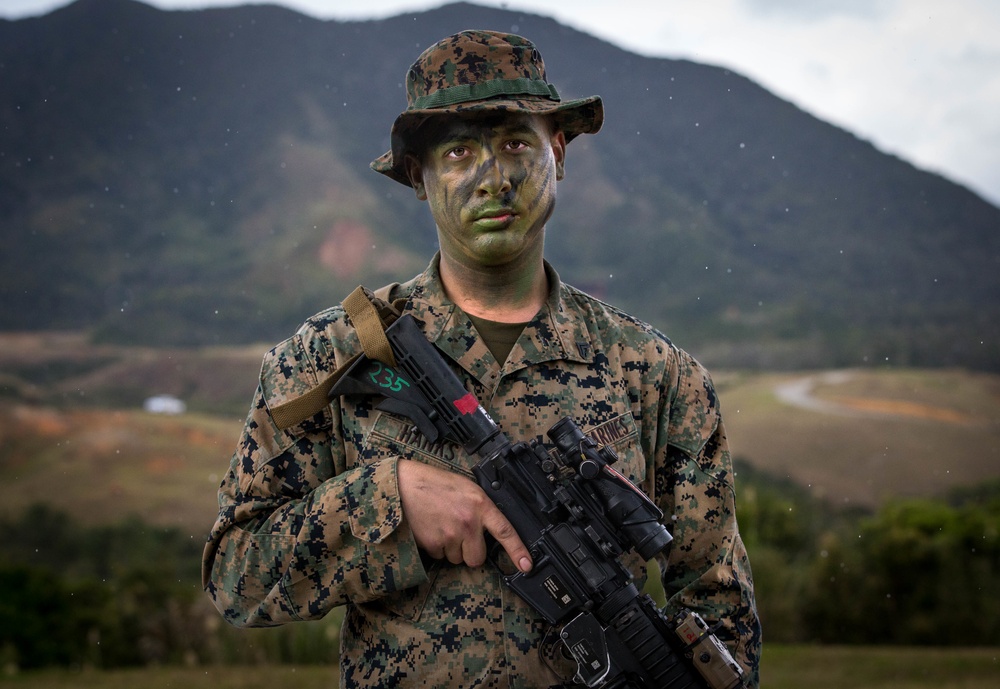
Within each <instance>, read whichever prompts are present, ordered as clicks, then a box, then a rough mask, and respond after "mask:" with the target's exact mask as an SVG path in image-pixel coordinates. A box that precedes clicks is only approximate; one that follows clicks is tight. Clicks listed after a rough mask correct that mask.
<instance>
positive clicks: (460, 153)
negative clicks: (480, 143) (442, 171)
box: [445, 146, 469, 160]
mask: <svg viewBox="0 0 1000 689" xmlns="http://www.w3.org/2000/svg"><path fill="white" fill-rule="evenodd" d="M468 152H469V149H467V148H466V147H465V146H456V147H455V148H452V149H449V150H448V152H447V153H445V157H446V158H451V159H453V160H457V159H458V158H464V157H465V154H466V153H468Z"/></svg>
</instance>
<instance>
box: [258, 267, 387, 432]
mask: <svg viewBox="0 0 1000 689" xmlns="http://www.w3.org/2000/svg"><path fill="white" fill-rule="evenodd" d="M398 284H399V283H396V282H394V283H392V284H390V285H386V286H385V287H382V288H380V289H378V290H376V291H375V292H374V293H372V292H371V291H369V290H368V289H367V288H365V287H364V286H362V285H359V286H358V287H357V288H355V290H354V291H353V292H351V293H350V294H349V295H347V298H346V299H345V300H344V301H343V304H342V306H343V307H344V311H346V312H347V315H348V317H349V318H350V319H351V324H352V325H353V326H354V329H355V330H356V331H357V333H358V339H360V340H361V349H362V350H363V352H364V355H365V356H367V357H368V358H369V359H372V360H373V361H381V362H382V363H384V364H388V365H389V366H395V365H396V357H395V356H394V355H393V353H392V347H391V346H390V345H389V340H388V339H386V336H385V329H386V328H388V327H389V326H390V325H391V324H392V323H393V322H394V321H395V320H396V319H397V318H399V316H400V311H401V310H402V306H403V304H404V303H405V300H397V301H396V302H394V303H391V304H390V303H389V301H388V299H389V297H390V295H391V294H392V290H393V289H394V288H395V287H396V286H397V285H398ZM360 356H361V354H355V355H354V356H352V357H351V358H350V359H348V360H347V361H346V362H344V364H343V365H342V366H340V367H339V368H338V369H337V370H336V371H334V372H333V373H331V374H330V375H329V376H328V377H327V378H325V379H323V380H321V381H320V382H319V383H317V384H316V385H315V386H313V387H312V388H310V389H309V390H308V391H306V392H305V393H303V394H302V395H300V396H299V397H296V398H294V399H290V400H288V401H287V402H282V403H281V404H278V405H275V406H274V407H272V408H271V418H272V419H274V423H275V425H276V426H277V427H278V428H280V429H282V430H284V429H286V428H291V427H292V426H295V425H297V424H300V423H302V422H303V421H305V420H306V419H308V418H310V417H313V416H315V415H316V414H318V413H319V412H321V411H322V410H323V408H324V407H326V405H327V404H329V402H330V401H329V399H328V396H329V394H330V388H332V387H333V385H334V383H336V382H337V381H338V380H340V377H341V376H342V375H344V373H345V372H346V371H347V369H348V368H350V367H351V364H353V363H354V362H355V361H357V359H358V357H360Z"/></svg>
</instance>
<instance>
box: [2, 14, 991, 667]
mask: <svg viewBox="0 0 1000 689" xmlns="http://www.w3.org/2000/svg"><path fill="white" fill-rule="evenodd" d="M723 5H724V7H722V8H721V9H718V11H716V12H714V13H706V11H705V10H702V11H701V12H700V13H699V12H696V11H694V10H692V9H691V8H689V7H687V6H682V5H681V4H678V3H659V4H655V5H653V4H647V3H634V5H633V6H631V7H628V9H627V10H623V11H620V12H615V13H612V14H611V15H609V14H608V13H607V12H606V10H605V11H604V13H603V14H597V13H596V12H597V11H598V10H601V9H603V8H602V6H601V4H600V3H596V2H576V3H572V4H569V3H542V2H539V3H514V2H511V3H477V4H468V3H459V4H443V3H415V2H414V3H408V4H403V3H401V4H391V3H387V4H385V5H379V4H376V3H372V4H370V6H367V7H366V9H365V10H364V11H363V12H362V11H361V10H356V9H352V8H351V7H349V6H347V4H346V3H313V4H308V3H307V2H306V1H305V0H301V2H299V3H297V4H293V3H290V2H288V3H284V4H282V5H243V4H240V3H235V2H232V3H231V2H226V3H222V2H205V3H199V2H194V1H193V0H192V1H188V2H183V1H181V2H176V3H173V2H169V1H168V0H159V1H158V2H156V3H152V4H144V3H139V2H135V1H134V0H78V1H77V2H75V3H66V2H48V1H46V0H38V1H36V2H32V1H31V0H8V1H7V2H4V3H3V4H2V5H0V10H2V11H0V16H2V17H6V19H3V20H0V233H2V235H0V236H2V239H3V247H4V248H3V251H2V253H0V295H2V297H3V298H2V299H0V441H2V442H0V521H2V523H3V524H2V525H3V531H4V533H5V534H6V535H5V537H4V539H3V540H2V541H0V578H2V580H3V584H2V585H0V669H2V673H0V682H2V681H9V682H30V683H32V686H114V682H116V681H121V682H123V684H122V686H134V685H135V684H137V683H139V682H141V683H143V684H144V685H147V686H154V687H155V686H171V684H172V683H180V682H183V683H185V684H187V685H188V686H200V685H199V684H198V682H200V681H204V682H206V684H205V686H208V684H207V683H208V682H211V683H212V685H213V686H236V685H239V686H256V685H257V684H256V683H260V685H261V686H263V685H264V684H265V683H269V684H270V686H274V685H275V684H277V685H279V686H283V685H284V684H291V683H292V682H294V683H295V684H297V685H298V686H313V685H314V683H315V686H320V685H321V684H320V683H322V686H329V684H330V682H335V681H336V680H335V677H336V671H335V669H333V668H332V667H331V666H333V665H334V664H335V659H336V649H337V639H338V634H339V615H336V614H335V615H331V616H330V619H327V620H324V621H322V622H316V623H303V624H301V625H292V626H289V627H285V628H278V629H268V630H235V629H231V628H229V627H228V626H227V625H226V624H225V623H224V622H222V620H221V618H220V617H219V616H218V614H217V613H216V612H215V611H214V609H213V608H212V607H211V605H210V603H209V601H208V599H207V597H206V596H205V595H204V594H203V593H202V592H201V587H200V583H199V573H198V567H199V562H200V553H201V548H202V545H203V543H204V539H205V536H206V535H207V532H208V529H209V527H210V526H211V524H212V522H213V520H214V515H215V510H216V507H215V505H216V502H215V493H216V489H217V487H218V484H219V481H220V480H221V477H222V474H223V473H224V472H225V471H226V469H227V467H228V461H229V457H230V455H231V453H232V451H233V449H234V448H235V443H236V439H237V436H238V434H239V432H240V429H241V426H242V419H243V417H244V415H245V413H246V409H247V405H248V404H249V402H250V398H251V395H252V393H253V390H254V388H255V386H256V377H257V372H258V369H259V365H260V359H261V356H262V355H263V353H264V352H265V351H266V350H267V349H268V348H269V347H270V346H271V345H272V344H274V343H275V342H277V341H280V340H281V339H284V338H285V337H287V336H288V335H289V334H290V333H291V332H292V331H293V330H294V328H295V327H296V326H297V325H298V324H299V323H300V322H301V321H302V320H304V319H305V318H307V317H308V316H310V315H311V314H312V313H315V312H316V311H318V310H320V309H322V308H325V307H327V306H330V305H332V304H335V303H338V302H340V301H341V300H342V299H343V297H344V296H345V295H346V294H347V293H348V292H349V291H350V290H351V289H353V287H354V286H356V285H357V284H359V283H363V284H365V285H368V286H369V287H373V288H374V287H378V286H380V285H382V284H384V283H386V282H389V281H393V280H400V279H406V278H408V277H410V276H412V275H413V274H415V273H416V272H418V271H420V270H421V269H422V268H423V267H424V266H425V265H426V264H427V262H428V261H429V259H430V256H431V255H432V253H433V251H434V245H435V233H434V227H433V224H432V223H431V220H430V217H429V214H428V213H427V211H426V209H425V208H424V207H423V206H422V204H420V203H418V202H416V201H415V200H414V199H413V197H412V192H411V191H410V190H409V189H406V188H404V187H402V186H401V185H398V184H395V183H393V182H391V181H389V180H386V179H383V178H382V177H381V176H380V175H376V174H374V173H372V172H371V171H369V170H368V169H367V166H368V163H369V162H370V161H371V160H372V159H373V158H375V157H377V156H378V155H379V154H380V153H382V152H383V151H384V150H386V149H387V148H388V132H389V126H390V124H391V122H392V120H393V118H394V117H395V115H396V114H398V112H399V111H400V110H402V109H403V107H404V106H405V94H404V92H403V88H402V80H403V76H404V74H405V70H406V68H407V67H408V66H409V64H410V62H411V61H412V60H413V59H414V57H415V56H416V55H417V54H418V53H419V52H420V50H422V49H423V48H424V47H426V46H428V45H430V44H431V43H433V42H434V41H436V40H437V39H439V38H441V37H443V36H445V35H447V34H449V33H452V32H454V31H457V30H461V29H465V28H469V27H473V26H474V27H481V28H493V29H498V30H504V31H514V32H517V33H521V34H523V35H526V36H528V37H529V38H531V39H532V40H534V41H535V42H536V43H537V44H538V46H539V48H540V50H541V52H542V54H543V56H544V57H545V60H546V65H547V67H548V71H549V77H550V80H551V81H552V82H553V83H555V84H556V85H558V87H559V89H560V92H561V93H562V94H563V96H564V97H567V98H571V97H578V96H586V95H591V94H594V93H596V94H600V95H601V96H602V97H603V98H604V100H605V105H606V109H607V123H606V126H605V128H604V130H602V132H601V133H600V134H598V135H597V136H594V137H582V138H580V139H578V140H576V141H574V142H573V143H572V144H571V146H570V148H569V157H568V162H567V176H566V179H565V180H564V181H563V182H562V183H561V187H560V195H559V209H558V212H557V213H556V214H555V217H554V219H553V221H552V223H551V224H550V226H549V232H548V242H549V246H548V247H547V251H548V257H549V259H550V260H551V261H552V262H553V263H554V265H555V266H556V268H557V269H558V270H559V272H560V274H561V275H562V277H563V278H564V279H565V280H566V281H568V282H570V283H572V284H574V285H576V286H578V287H580V288H582V289H584V290H586V291H588V292H591V293H592V294H595V295H596V296H598V297H600V298H603V299H607V300H608V301H610V302H612V303H614V304H616V305H620V306H622V307H624V308H626V309H627V310H628V311H630V312H632V313H633V314H635V315H637V316H639V317H640V318H643V319H644V320H647V321H649V322H651V323H653V324H654V325H656V326H657V327H658V328H660V329H661V330H663V331H664V332H665V333H666V334H667V335H668V336H669V337H670V338H671V339H672V340H673V341H674V342H675V343H677V344H678V345H679V346H681V347H683V348H685V349H687V350H688V351H690V352H691V353H692V354H694V355H695V356H696V357H697V358H698V359H700V360H701V361H703V362H704V363H705V364H707V365H708V366H709V368H710V370H712V372H713V374H714V376H715V382H716V385H717V387H718V389H719V391H720V396H721V400H722V405H723V413H724V415H725V418H726V424H727V427H728V431H729V436H730V439H731V443H732V448H733V452H734V457H735V459H736V464H737V469H738V477H737V482H738V486H737V487H738V510H739V513H738V514H739V520H740V525H741V531H742V532H743V535H744V539H745V540H746V542H747V546H748V549H749V550H750V554H751V559H752V563H753V566H754V574H755V579H756V583H757V593H758V604H759V606H760V610H761V616H762V619H763V623H764V628H765V639H766V642H767V645H766V647H765V657H764V668H765V672H764V676H765V686H774V687H781V686H801V685H802V684H803V683H805V682H808V683H809V684H811V685H812V686H819V687H823V686H846V685H848V684H850V685H852V686H859V687H862V686H864V687H876V686H894V687H901V686H902V687H907V686H914V687H916V686H928V687H929V686H935V687H941V686H970V687H973V686H974V687H978V686H986V684H985V683H986V682H987V681H990V680H991V678H995V676H996V671H997V663H998V661H997V651H996V649H997V648H998V647H1000V587H997V586H996V583H997V581H998V580H1000V461H998V460H1000V456H998V455H1000V449H998V448H1000V423H998V421H1000V377H998V373H1000V338H998V334H1000V333H998V329H1000V326H998V323H1000V318H998V316H1000V313H998V311H1000V277H998V276H1000V270H998V267H1000V266H998V264H1000V209H998V208H997V206H996V202H997V200H998V199H1000V179H998V175H997V169H998V168H997V161H996V155H995V151H996V146H995V145H994V144H995V143H996V141H997V131H998V130H997V126H998V125H997V123H996V122H995V121H994V120H995V118H994V117H992V116H991V114H992V113H993V112H995V111H996V106H997V105H1000V104H998V103H997V102H996V100H997V99H998V98H1000V86H998V78H1000V77H998V76H997V75H998V74H1000V71H997V70H996V69H995V68H996V67H997V66H998V64H1000V59H998V55H997V52H996V49H995V47H994V46H993V45H992V44H990V43H989V42H988V40H986V39H985V38H984V36H987V35H989V36H992V35H994V33H993V32H992V31H991V29H990V27H993V28H996V27H997V26H998V24H1000V20H998V17H997V11H996V8H993V7H992V6H988V4H984V3H976V2H971V1H968V2H957V3H954V4H953V5H950V6H949V9H948V11H944V10H941V9H939V8H935V7H934V6H933V5H934V4H933V3H901V2H888V1H886V2H876V3H865V4H861V3H852V2H813V3H799V4H796V5H792V4H790V3H783V2H762V1H760V0H731V1H729V2H726V3H723ZM722 10H725V11H722ZM595 17H596V18H595ZM653 593H654V594H656V593H657V592H656V591H655V590H654V591H653ZM132 672H138V673H142V674H138V675H137V674H128V673H132ZM116 673H126V674H124V675H122V674H116ZM177 673H181V674H177ZM184 673H187V674H184ZM271 673H276V674H271ZM845 673H847V674H845ZM851 673H853V674H851ZM121 677H124V679H116V678H121ZM43 682H47V683H48V684H42V683H43ZM88 682H90V683H91V684H88ZM977 682H982V684H979V683H977ZM949 683H950V684H949Z"/></svg>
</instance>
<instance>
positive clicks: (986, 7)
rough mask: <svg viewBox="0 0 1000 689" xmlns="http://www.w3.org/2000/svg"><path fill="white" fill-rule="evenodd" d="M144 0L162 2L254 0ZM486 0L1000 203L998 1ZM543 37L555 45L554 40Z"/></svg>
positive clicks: (327, 7) (378, 8) (433, 3)
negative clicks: (819, 122)
mask: <svg viewBox="0 0 1000 689" xmlns="http://www.w3.org/2000/svg"><path fill="white" fill-rule="evenodd" d="M142 1H144V2H146V3H147V4H150V5H153V6H156V7H159V8H162V9H190V8H199V7H219V6H231V5H242V4H250V3H248V2H246V0H142ZM473 1H474V2H475V3H476V4H480V5H490V6H499V7H506V8H508V9H512V10H521V11H528V12H532V13H535V14H541V15H547V16H550V17H553V18H554V19H556V20H558V21H560V22H561V23H563V24H566V25H568V26H572V27H573V28H576V29H579V30H581V31H585V32H587V33H589V34H592V35H594V36H598V37H599V38H602V39H604V40H607V41H609V42H611V43H614V44H615V45H617V46H619V47H622V48H625V49H626V50H630V51H632V52H635V53H639V54H641V55H646V56H650V57H669V58H686V59H690V60H694V61H697V62H702V63H706V64H712V65H717V66H722V67H727V68H729V69H732V70H734V71H736V72H739V73H741V74H743V75H745V76H747V77H749V78H751V79H753V80H754V81H756V82H757V83H759V84H761V85H762V86H764V87H765V88H767V89H768V90H769V91H771V92H772V93H774V94H776V95H778V96H779V97H781V98H784V99H786V100H788V101H791V102H793V103H795V104H796V105H797V106H799V107H800V108H802V109H803V110H805V111H807V112H809V113H811V114H813V115H815V116H817V117H819V118H821V119H823V120H826V121H827V122H830V123H832V124H835V125H837V126H839V127H843V128H844V129H847V130H848V131H850V132H852V133H853V134H855V135H857V136H858V137H860V138H862V139H865V140H867V141H870V142H871V143H872V144H874V145H875V146H876V147H877V148H878V149H880V150H882V151H884V152H886V153H891V154H893V155H897V156H899V157H900V158H903V159H905V160H907V161H909V162H910V163H913V164H914V165H916V166H917V167H920V168H922V169H925V170H929V171H932V172H937V173H940V174H942V175H944V176H946V177H948V178H949V179H952V180H954V181H956V182H958V183H960V184H963V185H965V186H968V187H969V188H971V189H972V190H973V191H975V192H976V193H978V194H980V195H981V196H983V197H984V198H985V199H986V200H988V201H990V202H991V203H993V204H996V205H1000V39H998V37H1000V2H998V1H997V0H712V1H711V2H705V1H702V2H698V1H697V0H631V1H630V0H617V1H611V0H523V1H522V0H505V1H501V0H473ZM446 2H447V0H271V2H269V3H268V4H276V5H284V6H287V7H289V8H291V9H294V10H297V11H300V12H302V13H304V14H308V15H311V16H313V17H317V18H320V19H379V18H383V17H387V16H392V15H396V14H402V13H404V12H413V11H422V10H425V9H429V8H432V7H437V6H440V5H443V4H446ZM68 3H69V0H0V18H6V19H19V18H23V17H27V16H37V15H40V14H44V13H46V12H49V11H51V10H52V9H55V8H57V7H60V6H63V5H66V4H68ZM610 8H613V9H610ZM528 38H531V37H530V36H529V37H528ZM539 47H540V49H541V50H542V54H543V55H544V54H545V46H544V45H540V46H539ZM414 57H416V56H414Z"/></svg>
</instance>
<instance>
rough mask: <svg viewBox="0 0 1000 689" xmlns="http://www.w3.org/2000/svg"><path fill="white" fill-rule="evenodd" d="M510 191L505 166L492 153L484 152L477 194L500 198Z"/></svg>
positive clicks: (508, 177) (508, 176)
mask: <svg viewBox="0 0 1000 689" xmlns="http://www.w3.org/2000/svg"><path fill="white" fill-rule="evenodd" d="M510 189H511V185H510V175H509V174H508V172H507V168H506V166H505V165H504V164H503V162H502V161H501V160H500V159H499V158H498V157H497V156H495V155H493V153H492V152H486V154H485V156H484V160H483V161H482V162H481V163H480V171H479V192H480V193H481V194H483V195H488V196H500V195H502V194H506V193H507V192H508V191H510Z"/></svg>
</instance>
